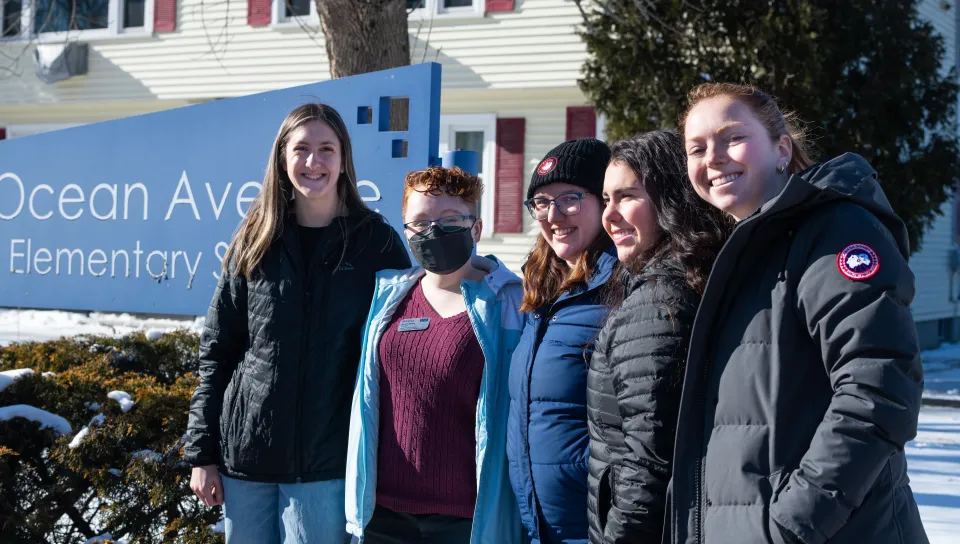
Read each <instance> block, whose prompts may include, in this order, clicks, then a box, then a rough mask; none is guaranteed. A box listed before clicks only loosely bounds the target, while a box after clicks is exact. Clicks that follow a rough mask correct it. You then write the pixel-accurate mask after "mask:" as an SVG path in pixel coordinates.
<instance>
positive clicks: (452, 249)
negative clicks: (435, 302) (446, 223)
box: [409, 225, 473, 276]
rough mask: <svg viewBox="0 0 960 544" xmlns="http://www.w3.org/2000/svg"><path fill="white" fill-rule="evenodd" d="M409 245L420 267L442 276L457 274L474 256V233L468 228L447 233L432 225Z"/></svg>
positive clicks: (417, 235) (415, 235)
mask: <svg viewBox="0 0 960 544" xmlns="http://www.w3.org/2000/svg"><path fill="white" fill-rule="evenodd" d="M409 244H410V251H412V252H413V257H414V258H415V259H416V260H417V262H418V263H420V266H422V267H423V268H424V269H426V270H428V271H430V272H433V273H434V274H440V275H441V276H442V275H444V274H450V273H452V272H456V271H457V270H459V269H460V267H462V266H463V265H465V264H466V263H467V261H468V260H470V257H471V255H473V233H472V232H471V229H466V228H464V229H460V230H455V231H453V232H447V231H445V230H443V229H441V228H440V227H438V226H436V225H431V226H430V228H429V229H427V230H425V231H423V232H418V233H417V234H414V235H413V237H412V238H410V240H409Z"/></svg>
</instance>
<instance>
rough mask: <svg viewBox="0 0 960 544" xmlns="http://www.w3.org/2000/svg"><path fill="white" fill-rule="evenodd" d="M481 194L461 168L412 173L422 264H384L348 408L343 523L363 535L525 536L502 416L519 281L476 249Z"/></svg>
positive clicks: (411, 227)
mask: <svg viewBox="0 0 960 544" xmlns="http://www.w3.org/2000/svg"><path fill="white" fill-rule="evenodd" d="M482 192H483V185H482V184H481V182H480V180H479V179H478V178H477V177H476V176H473V175H470V174H467V173H465V172H463V171H462V170H460V169H459V168H452V169H446V168H440V167H433V168H429V169H427V170H424V171H420V172H412V173H410V174H409V175H407V179H406V181H405V183H404V191H403V202H402V211H403V220H404V221H405V223H404V225H403V226H404V233H405V234H406V237H407V242H408V244H409V245H410V250H411V252H412V253H413V255H414V257H415V258H416V260H417V262H418V263H419V265H420V266H417V267H414V268H411V269H409V270H402V271H400V270H390V271H383V272H381V273H379V274H378V275H377V283H376V287H375V291H374V296H373V304H372V307H371V309H370V313H369V316H368V319H367V324H366V327H365V329H364V333H363V347H362V352H361V353H362V355H361V363H360V370H359V372H358V374H357V382H356V387H355V389H354V395H353V407H352V411H351V419H350V438H349V441H348V449H347V485H346V487H347V493H346V515H347V529H348V531H349V532H350V533H352V534H353V535H354V536H356V537H358V538H359V539H360V540H361V541H362V542H365V543H375V544H384V543H411V542H414V543H424V544H426V543H431V544H443V543H458V544H460V543H467V542H472V543H474V544H477V543H489V544H511V543H514V542H517V543H519V542H521V537H522V532H521V528H522V525H521V522H520V514H519V510H518V508H517V503H516V499H515V498H514V495H513V492H512V490H511V488H510V481H509V479H508V475H507V459H506V427H507V424H506V423H507V410H508V407H509V395H508V392H507V376H508V368H509V363H510V355H511V354H512V352H513V349H514V348H515V347H516V345H517V342H518V341H519V338H520V329H521V321H520V317H519V314H518V307H519V306H520V303H521V301H522V299H523V288H522V286H521V283H520V278H518V277H517V276H516V275H515V274H513V273H512V272H510V271H509V270H508V269H507V267H506V266H504V265H503V263H501V262H500V261H498V260H497V259H496V258H495V257H479V256H476V255H474V246H475V245H476V243H477V241H478V240H479V239H480V231H481V229H482V227H483V225H482V223H481V221H480V220H479V219H478V218H477V215H478V213H477V212H478V209H477V205H478V202H479V200H480V195H481V193H482Z"/></svg>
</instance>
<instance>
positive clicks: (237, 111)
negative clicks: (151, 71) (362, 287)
mask: <svg viewBox="0 0 960 544" xmlns="http://www.w3.org/2000/svg"><path fill="white" fill-rule="evenodd" d="M384 99H385V101H386V110H387V111H386V112H384V111H383V105H384ZM317 101H322V102H324V103H326V104H328V105H330V106H333V107H334V108H335V109H336V110H337V111H338V112H339V113H340V116H341V117H342V118H343V120H344V121H345V123H346V125H347V130H348V132H349V133H350V136H351V143H352V147H353V163H354V166H355V169H356V174H357V186H358V188H359V191H360V196H361V198H363V200H364V201H365V202H366V203H367V205H368V206H370V207H371V208H372V209H375V210H377V211H378V212H380V213H382V214H383V215H384V216H385V217H386V219H387V221H389V222H390V224H391V225H393V226H394V227H395V228H398V230H400V229H402V227H400V225H401V224H402V219H401V216H400V199H401V197H402V193H403V179H404V177H405V175H406V173H407V172H409V171H411V170H420V169H423V168H426V167H427V166H429V165H431V164H437V163H438V162H439V159H438V157H437V154H438V153H437V150H438V147H439V127H440V65H439V64H435V63H428V64H418V65H415V66H407V67H403V68H396V69H392V70H385V71H382V72H374V73H371V74H363V75H359V76H353V77H348V78H343V79H336V80H331V81H325V82H322V83H316V84H311V85H304V86H301V87H293V88H289V89H282V90H277V91H271V92H266V93H261V94H255V95H250V96H244V97H239V98H230V99H224V100H217V101H214V102H209V103H205V104H197V105H192V106H189V107H185V108H178V109H173V110H166V111H161V112H156V113H150V114H146V115H139V116H135V117H128V118H124V119H117V120H114V121H107V122H102V123H95V124H91V125H85V126H81V127H75V128H69V129H65V130H59V131H55V132H48V133H44V134H38V135H35V136H28V137H25V138H17V139H11V140H4V141H0V259H2V261H3V262H2V266H0V275H2V277H0V306H6V307H20V308H56V309H65V310H99V311H110V312H144V313H160V314H187V315H203V314H205V313H206V310H207V307H208V305H209V304H210V297H211V295H212V293H213V291H214V287H215V286H216V282H217V278H218V277H219V273H220V268H221V261H222V259H223V256H224V252H225V250H226V248H227V245H228V244H229V242H230V238H231V236H232V235H233V233H234V232H235V231H236V228H237V226H238V224H239V222H240V221H241V220H242V219H243V217H244V214H245V213H246V212H247V210H248V209H249V208H250V205H251V203H252V202H253V200H254V198H255V197H256V196H257V194H258V192H259V191H260V186H261V183H262V180H263V177H264V173H265V171H266V169H267V162H268V158H269V155H270V150H271V147H272V145H273V140H274V138H275V137H276V135H277V131H278V129H279V127H280V124H281V123H282V122H283V120H284V118H285V117H286V115H287V114H288V113H289V112H290V111H291V110H292V109H294V108H295V107H297V106H299V105H301V104H304V103H307V102H317ZM391 109H392V111H393V114H392V115H391V113H390V111H391ZM384 115H385V116H386V117H384ZM375 123H376V125H374V124H375ZM381 123H383V125H382V126H384V127H385V130H384V131H382V132H381V131H380V130H377V129H374V130H371V128H372V127H371V125H374V126H377V127H378V128H379V126H380V124H381ZM400 127H403V128H402V130H401V129H400ZM391 129H394V130H391ZM397 142H400V143H399V144H398V143H397ZM51 149H56V150H57V160H56V161H51V160H49V157H50V150H51ZM65 164H67V165H70V166H69V168H68V172H67V173H66V174H65V173H64V170H63V168H64V166H63V165H65ZM145 165H148V166H145Z"/></svg>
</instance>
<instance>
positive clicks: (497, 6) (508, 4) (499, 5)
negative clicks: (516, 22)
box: [486, 0, 514, 12]
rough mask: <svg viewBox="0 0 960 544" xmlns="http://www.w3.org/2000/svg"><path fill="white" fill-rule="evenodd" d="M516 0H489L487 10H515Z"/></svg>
mask: <svg viewBox="0 0 960 544" xmlns="http://www.w3.org/2000/svg"><path fill="white" fill-rule="evenodd" d="M513 2H514V0H487V5H486V10H487V12H498V11H513Z"/></svg>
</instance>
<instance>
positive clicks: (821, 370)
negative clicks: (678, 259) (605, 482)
mask: <svg viewBox="0 0 960 544" xmlns="http://www.w3.org/2000/svg"><path fill="white" fill-rule="evenodd" d="M788 119H789V118H788ZM682 121H683V122H682V123H681V126H682V127H683V130H684V139H685V146H686V151H687V161H688V164H687V173H688V176H689V178H690V181H691V183H692V185H693V187H694V189H695V190H696V191H697V192H698V193H699V194H700V196H701V197H702V198H703V199H704V200H706V201H707V202H708V203H710V204H712V205H713V206H715V207H717V208H719V209H721V210H723V211H725V212H727V213H728V214H729V215H731V216H732V217H733V218H734V219H736V220H737V222H738V223H737V226H736V228H735V229H734V231H733V233H732V234H731V235H730V238H729V240H728V241H727V243H726V245H725V246H724V247H723V249H722V250H721V251H720V254H719V255H718V257H717V260H716V263H715V264H714V268H713V271H712V272H711V275H710V279H709V281H708V283H707V287H706V289H705V291H704V294H703V298H702V301H701V305H700V309H699V310H698V313H697V318H696V320H695V321H694V325H693V331H692V333H691V343H690V349H689V354H688V360H687V361H688V364H687V372H686V376H685V381H684V390H683V395H682V398H681V405H680V416H679V420H678V430H677V441H676V450H675V453H674V478H673V481H672V484H671V486H672V488H671V489H672V494H671V498H670V501H671V504H670V514H669V515H668V524H669V527H668V529H669V530H670V532H671V535H670V539H669V541H672V542H678V543H708V544H722V543H728V542H729V543H737V544H740V543H764V542H767V543H775V544H780V543H794V542H802V543H805V544H822V543H825V542H831V543H859V542H864V543H870V544H887V543H889V544H893V543H898V544H900V543H903V544H922V543H925V542H927V537H926V534H925V533H924V529H923V525H922V524H921V521H920V516H919V512H918V510H917V505H916V502H915V500H914V498H913V494H912V492H911V490H910V487H909V480H908V478H907V461H906V456H905V454H904V451H903V448H904V445H905V444H906V443H907V442H908V441H909V440H911V439H913V438H914V436H915V435H916V431H917V418H918V414H919V409H920V395H921V392H922V389H923V373H922V369H921V365H920V350H919V347H918V344H917V336H916V329H915V325H914V322H913V319H912V316H911V314H910V302H911V301H912V299H913V296H914V277H913V274H912V273H911V271H910V269H909V267H908V266H907V257H908V255H909V249H908V242H907V232H906V228H905V227H904V224H903V222H902V221H901V220H900V219H899V218H898V217H897V216H896V214H894V212H893V210H892V209H891V207H890V204H889V202H888V201H887V199H886V197H885V196H884V194H883V191H882V190H881V188H880V185H879V184H878V183H877V175H876V172H875V171H874V170H873V169H872V168H871V167H870V165H869V164H867V162H866V161H865V160H864V159H863V158H861V157H859V156H857V155H852V154H846V155H842V156H840V157H837V158H835V159H832V160H829V161H827V162H824V163H822V164H818V165H810V162H811V161H810V160H809V159H808V158H807V156H806V153H805V151H804V149H803V146H802V141H801V140H799V139H798V138H796V136H795V131H792V130H791V127H790V125H789V123H788V122H787V121H786V120H785V119H784V116H783V115H782V113H781V112H780V110H779V108H778V107H777V105H776V102H775V101H774V99H773V98H772V97H770V96H769V95H767V94H765V93H762V92H760V91H758V90H756V89H754V88H751V87H743V86H735V85H727V84H709V85H704V86H700V87H697V88H695V89H694V90H693V91H691V94H690V108H689V109H688V110H687V113H686V115H685V118H684V119H682Z"/></svg>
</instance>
